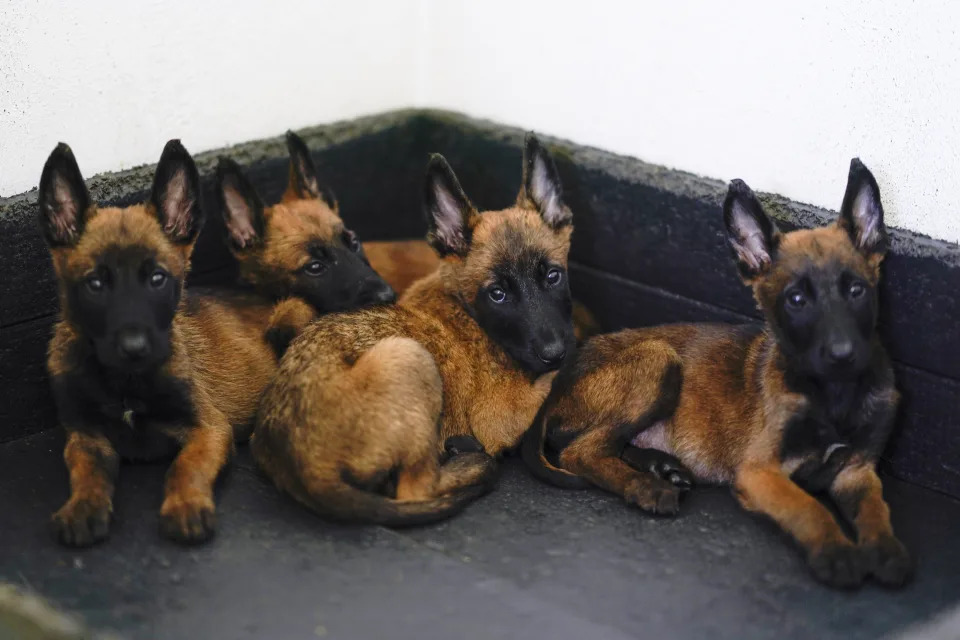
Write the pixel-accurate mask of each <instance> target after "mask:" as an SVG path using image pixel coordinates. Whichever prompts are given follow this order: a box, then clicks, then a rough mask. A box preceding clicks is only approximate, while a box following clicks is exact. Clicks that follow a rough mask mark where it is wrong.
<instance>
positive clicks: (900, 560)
mask: <svg viewBox="0 0 960 640" xmlns="http://www.w3.org/2000/svg"><path fill="white" fill-rule="evenodd" d="M860 549H861V552H862V553H863V555H864V557H865V562H866V567H867V571H868V572H869V573H870V574H871V575H872V576H873V577H874V578H876V579H877V582H879V583H880V584H882V585H885V586H888V587H900V586H903V585H904V584H906V582H907V581H908V580H909V579H910V576H911V575H913V560H911V559H910V553H909V552H908V551H907V549H906V547H904V546H903V544H902V543H901V542H900V541H899V540H897V539H896V538H895V537H893V536H892V535H890V536H885V537H882V538H879V539H877V540H873V541H869V542H863V543H861V546H860Z"/></svg>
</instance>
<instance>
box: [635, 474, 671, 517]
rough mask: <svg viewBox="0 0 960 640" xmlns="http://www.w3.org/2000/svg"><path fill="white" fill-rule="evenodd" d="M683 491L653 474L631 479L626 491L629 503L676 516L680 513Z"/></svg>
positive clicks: (655, 512)
mask: <svg viewBox="0 0 960 640" xmlns="http://www.w3.org/2000/svg"><path fill="white" fill-rule="evenodd" d="M680 494H681V491H680V490H679V489H677V488H676V487H675V486H673V485H672V484H670V483H669V482H667V481H666V480H661V479H660V478H656V477H653V476H648V477H643V478H635V479H633V480H631V481H630V482H629V483H628V484H627V487H626V490H625V491H624V496H623V497H624V498H625V499H626V501H627V503H628V504H635V505H637V506H638V507H640V509H641V510H643V511H646V512H647V513H653V514H656V515H664V516H675V515H677V514H678V513H680Z"/></svg>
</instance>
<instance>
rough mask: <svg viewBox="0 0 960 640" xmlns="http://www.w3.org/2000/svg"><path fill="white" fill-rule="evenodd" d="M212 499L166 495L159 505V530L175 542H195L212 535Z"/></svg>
mask: <svg viewBox="0 0 960 640" xmlns="http://www.w3.org/2000/svg"><path fill="white" fill-rule="evenodd" d="M216 523H217V519H216V513H215V511H214V506H213V500H212V499H211V498H209V497H206V496H194V497H181V496H178V495H171V496H167V498H166V499H165V500H164V501H163V505H162V506H161V507H160V532H161V533H162V534H163V535H165V536H166V537H168V538H170V539H171V540H174V541H176V542H181V543H184V544H196V543H198V542H204V541H206V540H209V539H210V538H211V537H213V534H214V531H215V529H216Z"/></svg>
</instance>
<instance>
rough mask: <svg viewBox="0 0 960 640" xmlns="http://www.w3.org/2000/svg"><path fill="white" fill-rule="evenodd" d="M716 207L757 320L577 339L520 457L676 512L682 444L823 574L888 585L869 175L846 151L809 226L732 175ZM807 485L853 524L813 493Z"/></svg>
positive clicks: (689, 457)
mask: <svg viewBox="0 0 960 640" xmlns="http://www.w3.org/2000/svg"><path fill="white" fill-rule="evenodd" d="M723 214H724V222H725V225H726V230H727V237H728V241H729V244H730V247H731V248H732V250H733V254H734V257H735V259H736V262H737V266H738V267H739V270H740V274H741V276H742V278H743V280H744V281H745V282H746V283H747V284H748V285H750V286H751V287H752V289H753V293H754V296H755V298H756V300H757V304H758V305H759V307H760V309H761V310H762V311H763V314H764V317H765V320H766V324H765V326H764V327H762V328H760V327H753V326H744V327H733V326H725V325H673V326H662V327H654V328H650V329H637V330H627V331H621V332H619V333H614V334H610V335H605V336H599V337H596V338H593V339H591V340H589V341H588V342H587V344H586V345H585V346H584V348H583V349H582V350H581V351H580V352H579V353H578V355H577V357H576V358H575V359H572V360H571V361H570V362H569V363H568V364H567V365H566V366H565V368H564V370H563V371H562V372H561V373H560V374H559V376H558V377H557V380H556V382H555V384H554V388H553V390H552V392H551V395H550V398H549V399H548V400H547V401H546V402H545V403H544V407H543V409H542V411H541V413H540V415H539V416H538V417H537V419H536V420H535V421H534V423H533V425H532V426H531V429H530V431H529V432H528V434H527V436H526V437H525V439H524V446H523V450H524V459H525V460H526V462H527V463H528V465H529V466H530V467H531V469H532V470H534V472H535V473H536V474H537V475H538V476H540V477H542V478H544V479H546V480H548V481H551V482H554V483H556V484H560V485H562V486H567V485H576V484H578V483H579V482H581V481H580V478H583V479H585V480H587V481H589V482H590V483H592V484H594V485H597V486H599V487H602V488H604V489H607V490H609V491H612V492H614V493H617V494H620V495H622V496H624V497H625V498H626V499H627V500H628V501H630V502H634V503H636V504H638V505H640V506H641V507H642V508H644V509H647V510H650V511H655V512H659V513H676V511H677V508H678V496H679V493H680V490H681V488H682V485H683V484H685V482H686V481H687V478H686V477H685V476H686V474H687V472H686V471H685V470H684V469H683V467H682V466H678V464H677V461H676V458H679V461H681V462H682V464H683V465H686V467H687V468H689V470H690V471H692V472H693V474H694V475H695V476H696V478H697V479H698V480H701V481H706V482H718V483H730V484H732V485H733V488H734V492H735V494H736V496H737V498H738V500H739V501H740V503H741V504H742V505H743V506H744V507H745V508H746V509H749V510H751V511H756V512H759V513H763V514H766V515H767V516H769V517H770V518H772V519H773V520H774V521H776V522H777V524H778V525H780V527H782V528H783V529H784V530H785V531H786V532H787V533H789V534H790V535H791V536H792V537H793V538H794V539H795V540H796V541H797V543H799V544H800V545H801V546H802V547H803V549H804V551H805V552H806V555H807V560H808V562H809V565H810V568H811V569H812V571H813V573H814V575H815V576H816V577H817V578H819V579H820V580H822V581H824V582H826V583H828V584H831V585H835V586H841V587H853V586H856V585H858V584H860V583H861V581H862V580H863V578H864V576H866V575H868V574H869V575H872V576H873V577H874V578H876V579H877V580H878V581H880V582H882V583H884V584H887V585H900V584H902V583H903V582H904V581H905V580H906V579H907V577H908V576H909V574H910V571H911V562H910V559H909V556H908V554H907V552H906V550H905V549H904V547H903V545H902V544H901V543H900V542H899V541H898V540H897V538H896V537H895V536H894V534H893V529H892V528H891V525H890V513H889V509H888V508H887V505H886V503H885V502H884V500H883V495H882V487H881V484H880V478H879V477H878V476H877V474H876V471H875V470H874V468H875V465H876V461H877V458H878V456H879V455H880V452H881V451H882V449H883V446H884V443H885V442H886V441H887V437H888V436H889V434H890V431H891V429H892V427H893V424H894V414H895V412H896V408H897V403H898V398H899V395H898V393H897V391H896V389H895V387H894V378H893V369H892V368H891V364H890V360H889V359H888V357H887V354H886V352H885V351H884V349H883V347H882V346H881V344H880V340H879V338H878V336H877V332H876V321H877V292H878V289H877V285H878V282H879V279H880V263H881V261H882V260H883V256H884V253H885V251H886V248H887V234H886V231H885V228H884V224H883V208H882V206H881V204H880V192H879V189H878V188H877V183H876V181H875V180H874V178H873V175H871V173H870V171H868V170H867V168H866V167H865V166H864V165H863V164H862V163H861V162H860V161H859V160H856V159H855V160H853V161H852V163H851V165H850V174H849V180H848V183H847V190H846V194H845V196H844V199H843V205H842V207H841V209H840V217H839V219H838V220H837V222H836V223H835V224H832V225H829V226H826V227H821V228H817V229H804V230H798V231H793V232H790V233H785V234H783V233H780V232H779V231H778V230H777V227H776V225H775V223H774V221H773V220H772V219H771V218H770V217H769V216H768V215H767V214H766V213H765V212H764V210H763V208H762V207H761V205H760V202H759V201H758V200H757V198H756V197H755V196H754V194H753V192H752V191H751V190H750V188H749V187H747V185H746V184H744V183H743V182H742V181H740V180H735V181H734V182H732V183H731V184H730V188H729V191H728V193H727V197H726V200H725V202H724V206H723ZM631 442H632V445H633V446H628V445H630V443H631ZM673 456H676V458H673ZM641 461H642V462H643V464H641ZM628 463H629V464H628ZM575 476H579V477H580V478H577V477H575ZM677 485H681V486H677ZM820 491H824V492H828V493H829V495H830V496H831V497H832V498H833V501H834V503H835V504H836V506H837V507H838V508H839V511H840V512H841V513H842V515H843V517H844V518H845V519H846V520H848V521H849V523H850V524H851V526H852V527H853V528H854V529H855V530H856V540H850V539H849V538H848V537H847V536H846V534H845V533H844V531H843V529H842V528H841V527H840V525H839V524H838V523H837V521H836V520H835V519H834V516H833V515H832V514H831V513H830V511H829V510H827V508H826V507H825V506H824V505H823V504H822V503H821V502H819V501H818V500H817V499H816V498H814V497H813V496H812V495H811V492H820Z"/></svg>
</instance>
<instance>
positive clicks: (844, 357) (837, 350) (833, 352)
mask: <svg viewBox="0 0 960 640" xmlns="http://www.w3.org/2000/svg"><path fill="white" fill-rule="evenodd" d="M827 355H828V356H829V357H830V361H831V362H833V363H835V364H847V363H849V362H850V361H851V360H853V341H852V340H837V341H835V342H831V343H830V345H829V346H828V347H827Z"/></svg>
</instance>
